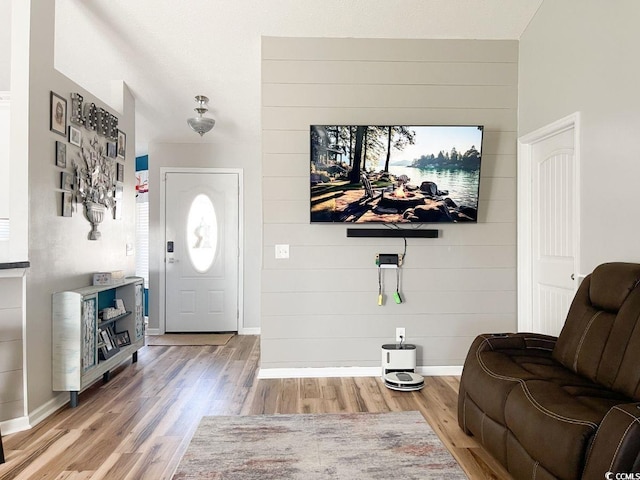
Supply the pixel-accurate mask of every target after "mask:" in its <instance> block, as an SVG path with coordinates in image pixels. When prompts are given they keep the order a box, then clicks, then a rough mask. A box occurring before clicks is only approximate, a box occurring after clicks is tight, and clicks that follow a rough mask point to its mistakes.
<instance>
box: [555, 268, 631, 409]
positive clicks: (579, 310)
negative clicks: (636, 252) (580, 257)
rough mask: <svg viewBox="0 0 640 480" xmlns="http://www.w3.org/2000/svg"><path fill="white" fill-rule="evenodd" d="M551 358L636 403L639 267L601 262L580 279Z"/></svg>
mask: <svg viewBox="0 0 640 480" xmlns="http://www.w3.org/2000/svg"><path fill="white" fill-rule="evenodd" d="M553 357H554V358H555V359H556V360H557V361H559V362H560V363H562V364H563V365H564V366H565V367H567V368H569V369H571V370H573V371H574V372H576V373H578V374H580V375H582V376H585V377H587V378H589V379H591V380H592V381H594V382H597V383H599V384H601V385H604V386H606V387H608V388H611V389H612V390H615V391H617V392H620V393H622V394H624V395H627V396H629V397H630V398H633V399H635V400H640V264H636V263H622V262H615V263H605V264H602V265H600V266H598V267H597V268H596V269H595V270H594V271H593V273H592V274H591V275H588V276H587V277H586V278H585V279H584V281H583V282H582V284H581V285H580V288H579V289H578V291H577V292H576V295H575V297H574V299H573V302H572V304H571V307H570V309H569V313H568V315H567V319H566V321H565V325H564V327H563V328H562V332H560V336H559V337H558V341H557V343H556V346H555V348H554V351H553Z"/></svg>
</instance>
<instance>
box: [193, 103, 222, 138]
mask: <svg viewBox="0 0 640 480" xmlns="http://www.w3.org/2000/svg"><path fill="white" fill-rule="evenodd" d="M196 102H198V106H197V107H196V108H194V111H196V112H197V113H198V116H197V117H193V118H188V119H187V123H188V124H189V126H190V127H191V129H192V130H193V131H194V132H197V133H199V134H200V136H203V135H204V134H205V133H207V132H208V131H209V130H211V129H212V128H213V126H214V125H215V124H216V121H215V120H214V119H213V118H209V117H203V116H202V115H204V114H205V113H207V111H208V110H209V109H208V108H207V103H209V99H208V98H207V97H205V96H204V95H196Z"/></svg>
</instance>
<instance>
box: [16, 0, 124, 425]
mask: <svg viewBox="0 0 640 480" xmlns="http://www.w3.org/2000/svg"><path fill="white" fill-rule="evenodd" d="M29 4H30V5H29ZM54 10H55V8H54V2H51V1H50V0H31V2H26V1H25V2H18V3H16V4H14V14H15V15H14V19H17V20H16V21H18V23H19V24H18V25H16V23H15V21H14V24H13V27H14V30H15V29H19V30H20V32H22V33H23V34H24V35H26V38H23V39H22V40H21V42H20V44H19V45H15V44H14V47H16V48H24V50H23V51H18V52H17V53H18V55H19V56H20V58H22V59H24V60H23V61H22V62H20V63H16V62H14V63H13V65H12V75H14V78H21V80H22V81H21V82H20V83H19V84H16V85H14V88H13V90H12V113H13V111H14V109H15V110H19V111H24V112H25V116H26V118H27V120H26V121H27V123H26V125H27V128H26V131H25V132H23V135H20V136H18V137H15V136H13V135H12V144H11V148H12V151H14V148H15V151H16V152H18V153H19V154H20V155H21V156H20V157H19V158H20V159H21V161H23V162H24V163H26V164H28V182H23V183H22V184H21V188H22V189H23V190H25V191H27V183H28V192H29V216H28V235H29V236H28V254H29V255H28V256H29V258H28V260H29V261H30V262H31V268H30V269H29V270H28V273H27V279H26V305H27V308H26V371H27V375H26V378H27V398H28V412H29V414H30V416H31V415H35V416H37V415H38V414H40V413H42V409H45V410H46V409H47V408H48V407H47V406H51V407H54V406H55V403H56V402H57V401H59V400H65V399H67V400H68V394H57V393H56V392H53V391H52V385H51V322H52V318H51V317H52V316H51V294H52V293H53V292H55V291H60V290H66V289H72V288H77V287H81V286H85V285H89V284H90V282H91V274H92V273H93V272H95V271H104V270H115V269H120V270H124V271H125V272H126V273H127V274H133V272H134V268H135V267H134V257H133V256H129V257H127V256H125V252H126V248H125V244H126V242H128V241H131V242H133V239H134V234H135V228H134V219H135V210H134V207H135V205H134V200H135V171H134V170H135V159H134V143H135V133H134V127H135V125H134V100H133V97H132V95H131V94H130V93H129V91H128V89H127V88H126V86H124V85H123V84H121V88H120V94H119V98H114V101H113V102H111V103H112V104H114V105H118V104H121V105H123V106H124V107H123V108H124V109H123V111H121V112H118V111H116V110H115V108H114V107H112V106H109V105H107V104H105V103H104V102H103V101H101V100H99V99H97V98H95V97H93V96H92V95H91V94H90V93H89V92H87V91H86V90H84V89H83V88H82V87H81V86H79V85H77V84H76V83H74V82H73V81H71V80H70V79H68V78H67V77H65V76H63V75H62V74H60V73H59V72H57V71H56V70H55V69H54V68H53V43H54V42H53V39H54V31H53V28H54ZM14 38H15V37H14ZM14 51H15V50H14ZM92 61H93V60H92ZM92 61H89V62H88V68H95V70H96V74H98V73H99V72H100V61H99V59H95V64H92V63H91V62H92ZM105 74H106V73H105ZM52 90H53V91H54V92H56V93H58V94H59V95H61V96H63V97H65V98H67V99H68V107H70V105H71V103H70V94H71V93H72V92H78V93H80V94H82V95H83V96H84V97H85V99H86V100H89V101H94V102H95V103H96V104H97V105H98V106H102V107H104V108H106V109H107V110H109V111H111V112H112V113H114V114H116V115H117V116H118V118H119V128H120V129H121V130H122V131H124V132H125V133H126V134H127V140H128V142H127V152H126V161H125V189H124V195H125V199H126V200H125V202H124V209H123V211H124V213H123V219H122V220H113V219H112V218H109V215H105V217H106V218H105V219H104V221H103V222H102V224H101V226H100V230H101V232H102V239H101V240H99V241H90V240H88V239H87V234H88V232H89V230H90V225H89V223H88V221H87V220H86V219H85V218H84V215H83V212H82V206H81V205H77V206H76V211H74V213H73V217H71V218H68V217H62V216H60V211H61V190H60V188H59V187H60V173H61V171H62V169H61V168H60V167H57V166H56V164H55V155H54V153H55V141H56V140H62V141H65V138H64V137H62V136H60V135H57V134H55V133H53V132H51V131H49V94H50V91H52ZM24 118H25V117H20V118H19V119H18V121H19V122H23V121H24ZM12 121H13V118H12ZM12 126H13V124H12ZM20 130H22V129H20ZM81 131H82V133H83V135H89V131H88V130H86V129H84V128H81ZM12 134H13V130H12ZM14 139H15V140H16V141H15V142H14ZM77 153H78V148H77V147H73V146H71V145H70V144H69V143H67V169H66V170H67V171H68V172H71V171H72V170H71V159H72V158H74V157H75V156H76V155H77ZM12 161H13V160H12ZM22 260H24V259H22Z"/></svg>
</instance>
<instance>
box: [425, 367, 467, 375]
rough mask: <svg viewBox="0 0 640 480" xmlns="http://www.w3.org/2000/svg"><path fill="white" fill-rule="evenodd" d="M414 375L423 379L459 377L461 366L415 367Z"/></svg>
mask: <svg viewBox="0 0 640 480" xmlns="http://www.w3.org/2000/svg"><path fill="white" fill-rule="evenodd" d="M416 373H419V374H420V375H422V376H423V377H459V376H460V375H462V365H436V366H431V365H428V366H424V367H417V368H416Z"/></svg>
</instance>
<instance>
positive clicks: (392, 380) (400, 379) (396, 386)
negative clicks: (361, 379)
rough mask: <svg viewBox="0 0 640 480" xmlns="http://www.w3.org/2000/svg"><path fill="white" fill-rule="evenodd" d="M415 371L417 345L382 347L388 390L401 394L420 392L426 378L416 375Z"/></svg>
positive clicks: (385, 382)
mask: <svg viewBox="0 0 640 480" xmlns="http://www.w3.org/2000/svg"><path fill="white" fill-rule="evenodd" d="M415 370H416V346H415V345H411V344H403V343H399V344H394V343H392V344H385V345H382V380H383V381H384V384H385V386H386V387H387V388H390V389H391V390H399V391H401V392H411V391H414V390H420V389H421V388H422V387H424V378H423V377H422V375H418V374H417V373H415Z"/></svg>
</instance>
